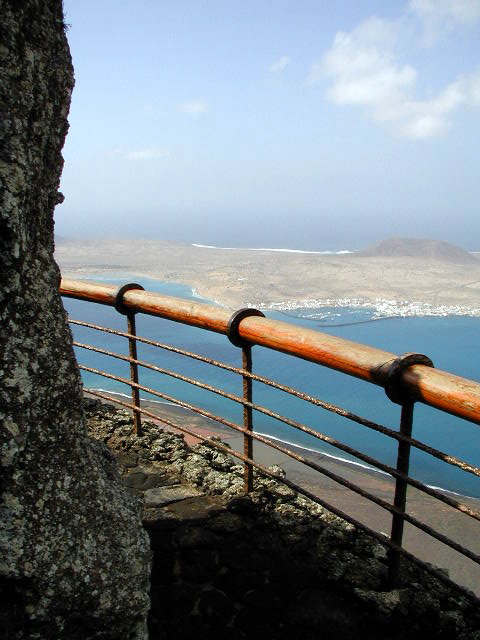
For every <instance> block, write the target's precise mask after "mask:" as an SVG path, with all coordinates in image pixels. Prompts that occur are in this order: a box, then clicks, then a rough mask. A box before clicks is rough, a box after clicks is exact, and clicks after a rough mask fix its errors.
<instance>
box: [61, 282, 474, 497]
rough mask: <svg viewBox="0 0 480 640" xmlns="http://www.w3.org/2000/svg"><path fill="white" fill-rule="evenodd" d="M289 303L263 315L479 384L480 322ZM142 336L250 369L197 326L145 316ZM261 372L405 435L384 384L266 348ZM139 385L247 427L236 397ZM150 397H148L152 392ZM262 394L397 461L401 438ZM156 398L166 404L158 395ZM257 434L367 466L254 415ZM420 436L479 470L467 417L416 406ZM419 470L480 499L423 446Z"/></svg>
mask: <svg viewBox="0 0 480 640" xmlns="http://www.w3.org/2000/svg"><path fill="white" fill-rule="evenodd" d="M90 278H91V279H94V280H97V281H103V282H109V283H113V284H123V283H125V282H137V281H139V280H138V278H135V277H134V276H131V275H129V274H115V275H111V276H108V277H105V276H98V277H96V276H94V275H92V276H90ZM140 284H142V285H143V286H144V288H145V289H146V290H148V291H156V292H160V293H164V294H166V295H172V296H177V297H182V298H186V299H193V300H197V301H200V302H202V301H203V302H209V301H207V300H203V299H202V298H199V297H198V296H197V295H196V294H195V292H193V291H192V290H191V289H190V288H189V287H186V286H183V285H178V284H172V283H164V282H159V281H157V280H153V279H148V278H141V279H140ZM64 305H65V307H66V309H67V311H68V312H69V314H70V316H71V317H72V318H75V319H79V320H85V321H88V322H93V323H95V324H99V325H104V326H110V327H114V328H118V329H121V330H126V321H125V318H124V317H123V316H120V315H119V314H118V313H116V312H115V311H114V310H113V309H111V308H110V307H105V306H102V305H97V304H89V303H85V302H82V301H77V300H69V299H64ZM282 306H283V308H277V309H276V310H264V312H265V314H266V315H267V317H270V318H274V319H279V320H282V321H287V322H291V323H292V324H298V325H300V326H304V327H308V328H309V329H315V330H318V331H323V332H325V333H329V334H331V335H335V336H339V337H341V338H346V339H348V340H353V341H355V342H359V343H362V344H367V345H371V346H374V347H378V348H380V349H385V350H386V351H390V352H393V353H397V354H401V353H404V352H406V351H415V352H419V353H424V354H426V355H428V356H429V357H430V358H431V359H432V360H433V362H434V364H435V366H436V367H437V368H439V369H443V370H445V371H450V372H452V373H455V374H457V375H461V376H463V377H466V378H471V379H473V380H478V381H480V370H479V365H478V363H479V362H480V341H479V339H478V337H479V330H480V318H479V317H469V316H465V315H448V314H446V313H447V312H443V314H442V313H439V311H438V310H436V311H435V313H437V315H419V314H421V313H426V312H428V309H426V310H425V309H423V310H422V309H421V310H418V309H417V310H416V311H415V313H416V314H417V315H412V310H411V309H410V311H409V312H408V313H403V312H402V310H401V309H400V310H398V309H397V310H395V308H392V306H391V305H390V306H388V305H387V306H386V307H384V308H383V311H382V310H380V311H379V308H378V305H377V306H376V307H365V306H359V305H356V304H355V302H354V301H353V302H352V303H351V304H349V302H348V301H343V302H342V305H341V306H333V305H322V306H315V305H314V303H312V302H309V303H308V304H306V305H305V306H303V307H302V306H301V303H299V304H298V305H288V304H286V305H279V307H282ZM292 306H293V307H294V308H292ZM395 311H396V312H397V314H398V313H400V314H402V313H403V314H402V315H394V314H395ZM389 314H390V315H389ZM392 314H393V315H392ZM72 329H73V333H74V337H75V339H77V340H79V341H81V342H89V343H91V344H97V345H99V346H102V347H104V348H106V349H110V350H112V351H117V352H118V353H124V354H126V353H127V352H128V345H127V344H126V340H125V339H122V338H119V337H117V336H112V335H108V334H103V333H99V332H96V331H93V330H90V329H85V328H82V327H75V326H73V327H72ZM137 333H138V335H142V336H145V337H148V338H152V339H154V340H158V341H160V342H164V343H168V344H173V345H175V346H178V347H182V348H184V349H186V350H189V351H194V352H196V353H199V354H201V355H205V356H207V357H210V358H213V359H216V360H221V361H223V362H226V363H228V364H233V365H236V366H240V364H241V352H240V350H239V349H236V348H235V347H233V346H232V345H231V344H230V342H229V341H228V339H227V338H226V337H225V336H221V335H218V334H215V333H211V332H208V331H204V330H201V329H197V328H195V327H188V326H184V325H181V324H178V323H175V322H171V321H168V320H162V319H159V318H152V317H149V316H143V315H142V314H138V315H137ZM77 352H78V353H77V357H78V359H79V362H81V363H82V364H85V365H87V366H90V367H94V368H98V369H105V370H107V371H111V372H114V373H116V374H117V375H121V376H124V377H126V378H128V377H129V372H128V371H129V370H128V365H127V363H124V362H120V361H117V360H113V359H111V358H108V362H107V360H106V356H103V355H100V354H96V353H93V352H88V351H85V350H83V349H81V350H80V349H78V350H77ZM138 353H139V355H138V357H139V359H140V360H146V361H148V362H151V363H153V364H156V365H157V366H160V367H163V368H166V369H170V370H173V371H178V372H180V373H182V374H184V375H186V376H189V377H193V378H197V379H199V380H201V381H203V382H206V383H208V384H211V385H213V386H217V387H221V388H223V389H225V390H226V391H229V392H230V393H235V394H237V395H241V393H242V381H241V379H240V377H239V376H238V375H235V374H232V373H229V372H225V371H222V370H220V369H217V368H214V367H211V366H208V365H205V364H204V363H199V362H197V361H194V360H191V359H189V358H185V357H184V356H180V355H177V354H172V353H170V352H167V351H164V350H160V349H155V348H153V347H149V346H147V345H141V344H139V345H138ZM253 370H254V372H255V373H258V374H260V375H264V376H268V377H270V378H272V379H273V380H276V381H278V382H280V383H283V384H286V385H289V386H293V387H295V388H297V389H299V390H301V391H304V392H307V393H309V394H311V395H313V396H316V397H318V398H320V399H321V400H324V401H326V402H329V403H332V404H336V405H338V406H340V407H342V408H344V409H347V410H349V411H352V412H353V413H356V414H358V415H361V416H363V417H365V418H368V419H369V420H373V421H375V422H378V423H380V424H383V425H386V426H389V427H391V428H394V429H398V423H399V415H400V409H399V407H398V406H397V405H395V404H393V403H391V402H390V401H389V400H388V399H387V398H386V396H385V393H384V391H383V389H381V388H379V387H376V386H375V385H372V384H369V383H366V382H363V381H361V380H356V379H354V378H350V377H349V376H345V375H343V374H340V373H338V372H336V371H332V370H330V369H327V368H324V367H320V366H318V365H315V364H313V363H308V362H305V361H302V360H299V359H296V358H292V357H288V356H286V355H284V354H280V353H276V352H274V351H270V350H268V349H265V348H263V347H258V346H255V347H254V348H253ZM83 382H84V385H85V387H87V388H92V389H94V388H96V389H104V390H107V391H110V392H116V393H124V394H127V395H128V394H129V388H128V387H126V386H125V385H122V384H120V383H117V382H115V381H112V380H108V379H106V378H103V377H100V376H98V375H94V374H91V373H85V372H84V373H83ZM140 383H141V384H144V385H146V386H148V387H151V388H155V389H158V390H159V391H161V392H162V393H165V394H167V395H170V396H173V397H177V398H179V399H181V400H184V401H187V402H190V403H192V404H197V405H199V406H201V407H202V408H205V409H207V410H209V411H211V412H213V413H217V414H220V415H223V416H225V417H226V418H228V419H230V420H232V421H236V422H237V423H238V424H241V423H242V406H241V405H239V404H237V403H233V402H232V401H230V400H228V399H225V398H221V397H219V396H217V395H215V394H212V393H208V392H206V391H203V390H201V389H198V388H196V387H192V386H191V385H189V384H187V383H184V382H182V381H178V380H175V379H172V378H170V377H168V376H165V375H161V374H158V373H155V372H152V371H149V370H148V369H143V368H141V369H140ZM142 395H143V397H148V396H147V394H142ZM253 397H254V402H256V403H258V404H261V405H263V406H265V407H268V408H270V409H272V410H273V411H275V412H276V413H280V414H283V415H284V416H287V417H289V418H291V419H293V420H297V421H299V422H303V423H305V424H307V425H308V426H310V427H312V428H313V429H315V430H317V431H319V432H322V433H324V434H326V435H328V436H331V437H334V438H336V439H338V440H341V441H343V442H345V443H346V444H348V445H350V446H352V447H354V448H356V449H358V450H360V451H363V452H365V453H368V454H369V455H372V456H373V457H376V458H378V459H379V460H381V461H382V462H385V463H387V464H391V465H394V464H395V460H396V442H395V441H393V440H392V439H391V438H388V437H386V436H384V435H382V434H379V433H376V432H373V431H371V430H369V429H367V428H365V427H362V426H360V425H358V424H356V423H354V422H351V421H349V420H346V419H345V418H341V417H339V416H337V415H335V414H332V413H330V412H327V411H326V410H324V409H321V408H320V407H315V406H312V405H310V404H308V403H306V402H304V401H302V400H299V399H297V398H293V397H291V396H289V395H287V394H284V393H282V392H280V391H276V390H274V389H271V388H269V387H266V386H264V385H262V384H261V383H257V382H254V384H253ZM148 399H149V400H152V399H155V400H157V401H158V400H159V399H158V398H153V397H152V396H150V397H148ZM254 429H255V431H257V432H259V433H263V434H267V435H269V436H271V437H273V438H276V439H278V440H280V441H283V442H288V443H291V444H294V445H297V446H300V447H303V448H304V449H306V450H309V449H310V450H313V451H317V452H322V453H324V454H325V455H327V456H333V457H336V458H340V459H342V460H348V461H349V462H350V463H351V464H361V465H364V463H363V462H361V461H359V460H357V459H355V458H352V457H350V456H349V455H348V454H345V453H344V452H342V451H339V450H338V449H335V448H334V447H331V446H329V445H327V444H324V443H323V442H321V441H320V440H318V439H316V438H314V437H312V436H309V435H308V434H305V433H303V432H301V431H298V430H296V429H294V428H293V427H290V426H288V425H285V424H282V423H279V422H278V421H276V420H275V419H273V418H270V417H268V416H265V415H263V414H260V413H258V412H254ZM413 436H414V437H415V438H417V439H418V440H422V441H424V442H425V443H427V444H429V445H431V446H433V447H436V448H439V449H441V450H443V451H446V452H447V453H449V454H451V455H454V456H457V457H459V458H461V459H463V460H466V461H468V462H470V463H472V464H474V465H476V466H479V465H480V447H479V445H478V442H479V427H478V426H476V425H473V424H471V423H469V422H467V421H465V420H462V419H460V418H455V417H453V416H449V415H447V414H444V413H442V412H440V411H436V410H434V409H431V408H429V407H426V406H424V405H422V404H420V403H417V404H416V407H415V419H414V429H413ZM410 469H411V474H412V475H413V476H415V477H417V478H418V479H420V480H422V481H423V482H425V483H427V484H429V485H431V486H435V487H440V488H442V489H445V490H448V491H452V492H455V493H459V494H463V495H468V496H473V497H480V480H479V478H478V477H476V476H473V475H471V474H467V473H465V472H462V471H461V470H460V469H456V468H454V467H451V466H450V465H447V464H444V463H441V462H440V461H438V460H436V459H435V458H432V457H431V456H428V455H427V454H424V453H422V452H421V451H417V450H416V449H412V456H411V467H410Z"/></svg>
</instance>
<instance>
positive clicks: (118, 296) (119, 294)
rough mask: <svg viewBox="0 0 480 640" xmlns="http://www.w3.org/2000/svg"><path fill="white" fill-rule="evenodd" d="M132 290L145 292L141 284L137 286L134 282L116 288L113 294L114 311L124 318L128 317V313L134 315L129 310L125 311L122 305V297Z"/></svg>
mask: <svg viewBox="0 0 480 640" xmlns="http://www.w3.org/2000/svg"><path fill="white" fill-rule="evenodd" d="M133 289H138V290H140V291H145V289H144V287H142V285H141V284H137V283H136V282H130V283H129V284H124V285H122V286H121V287H119V288H118V290H117V292H116V294H115V309H116V310H117V311H118V313H121V314H122V315H124V316H128V314H129V313H135V312H134V311H131V310H130V309H127V308H126V307H125V305H124V303H123V295H124V294H125V293H126V292H127V291H132V290H133Z"/></svg>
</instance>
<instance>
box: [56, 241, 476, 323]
mask: <svg viewBox="0 0 480 640" xmlns="http://www.w3.org/2000/svg"><path fill="white" fill-rule="evenodd" d="M56 259H57V261H58V263H59V265H60V268H61V270H62V273H63V275H65V276H68V277H75V278H79V279H82V278H86V277H88V276H89V275H90V274H92V273H96V274H102V275H107V274H108V273H112V274H114V273H115V274H117V273H119V272H124V273H129V274H132V275H135V276H136V277H137V278H141V277H142V276H145V277H149V278H156V279H159V280H162V281H165V282H178V283H183V284H186V285H188V286H190V287H192V288H193V289H194V290H195V292H196V293H197V294H199V295H200V296H202V297H204V298H207V299H209V300H215V301H217V302H219V303H220V304H222V305H224V306H226V307H230V308H238V307H241V306H245V305H252V306H257V307H269V306H272V307H274V308H275V307H278V308H288V306H289V305H292V306H301V303H302V302H303V301H311V302H312V301H314V302H320V303H326V304H328V303H329V302H330V303H332V302H333V301H343V303H344V304H349V303H351V302H352V301H357V302H356V304H369V303H371V304H374V305H377V306H378V307H382V308H383V309H384V310H385V311H386V312H387V313H388V309H389V308H393V307H395V309H396V311H397V312H398V311H400V313H404V314H411V313H415V309H416V310H417V311H418V310H419V309H420V311H421V312H422V313H423V312H425V309H426V308H427V307H428V308H429V309H430V310H433V311H435V310H439V311H440V312H441V313H465V314H471V315H478V316H480V259H475V258H473V257H472V259H471V260H470V261H468V260H467V261H465V262H459V261H455V259H450V260H448V259H442V260H440V259H432V258H431V257H424V256H422V255H418V256H414V257H405V256H395V255H392V256H360V255H357V254H341V255H338V254H335V255H326V254H320V253H291V252H279V251H278V252H277V251H266V250H265V251H263V250H259V251H251V250H245V249H235V250H225V249H212V248H203V247H195V246H191V245H180V244H172V243H168V242H163V241H159V240H155V239H141V238H97V239H74V240H60V241H57V248H56ZM386 301H387V302H388V301H389V302H390V306H389V304H388V303H387V304H385V302H386ZM392 302H393V303H394V304H393V306H392ZM312 306H320V305H316V304H314V305H312Z"/></svg>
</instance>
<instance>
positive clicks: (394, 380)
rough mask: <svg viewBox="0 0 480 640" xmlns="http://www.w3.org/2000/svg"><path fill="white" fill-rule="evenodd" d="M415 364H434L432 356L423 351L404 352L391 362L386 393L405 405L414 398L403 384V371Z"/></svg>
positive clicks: (431, 365)
mask: <svg viewBox="0 0 480 640" xmlns="http://www.w3.org/2000/svg"><path fill="white" fill-rule="evenodd" d="M414 364H423V365H424V366H426V367H433V366H434V364H433V362H432V361H431V360H430V358H429V357H428V356H426V355H424V354H423V353H404V354H402V355H401V356H398V358H395V360H393V362H392V363H391V365H390V367H389V369H388V373H387V381H386V383H385V393H386V395H387V397H388V398H389V399H390V400H391V401H392V402H395V403H396V404H400V405H404V404H405V403H406V402H412V401H413V400H414V398H413V397H412V396H411V395H410V394H409V392H408V391H407V389H405V387H404V386H403V385H402V376H403V373H404V372H405V370H406V369H408V368H409V367H411V366H413V365H414Z"/></svg>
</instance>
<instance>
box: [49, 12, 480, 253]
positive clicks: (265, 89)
mask: <svg viewBox="0 0 480 640" xmlns="http://www.w3.org/2000/svg"><path fill="white" fill-rule="evenodd" d="M64 6H65V12H66V22H67V23H69V24H70V25H71V26H70V29H69V31H68V38H69V42H70V47H71V51H72V56H73V62H74V67H75V76H76V86H75V90H74V94H73V99H72V107H71V113H70V132H69V135H68V138H67V142H66V145H65V149H64V157H65V168H64V173H63V178H62V186H61V188H62V191H63V193H64V195H65V202H64V204H62V205H61V206H59V207H58V208H57V211H56V231H57V233H58V234H60V235H76V234H80V233H85V232H92V233H98V234H111V233H114V234H116V235H126V234H129V233H135V234H137V235H144V236H146V235H148V236H155V237H159V238H163V239H167V240H177V241H182V242H199V243H205V244H220V245H228V246H272V247H291V248H312V249H328V248H332V249H340V248H360V247H363V246H366V245H367V244H370V243H373V242H376V241H378V240H380V239H382V238H385V237H388V236H391V235H404V236H405V235H408V236H430V237H435V238H438V239H443V240H448V241H451V242H455V243H457V244H460V245H462V246H464V247H465V248H469V249H473V250H475V249H477V250H480V233H479V232H480V215H479V213H480V212H479V208H480V207H479V202H480V171H479V154H480V0H411V1H409V2H408V1H407V2H402V1H395V2H394V1H387V0H378V1H376V2H374V1H367V0H356V1H353V0H352V1H349V2H347V1H344V2H342V1H337V2H333V0H331V1H329V2H327V1H321V0H316V1H311V2H309V1H304V0H296V1H295V2H293V1H288V2H287V1H281V0H279V1H274V0H270V1H267V0H255V1H250V0H242V2H238V1H236V2H234V1H233V0H232V1H230V0H223V1H217V0H204V1H200V0H196V1H193V0H191V1H190V0H189V1H186V0H185V1H182V0H176V1H174V2H170V1H169V0H162V1H161V2H160V1H157V0H115V1H113V0H102V2H94V1H93V0H82V1H81V2H79V1H78V0H65V2H64Z"/></svg>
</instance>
